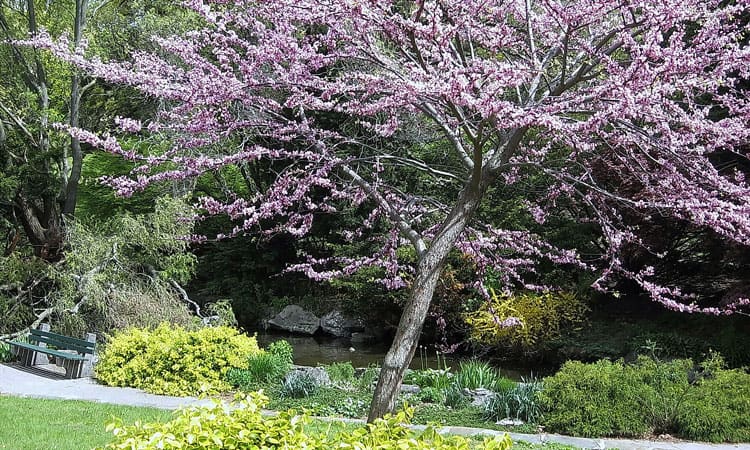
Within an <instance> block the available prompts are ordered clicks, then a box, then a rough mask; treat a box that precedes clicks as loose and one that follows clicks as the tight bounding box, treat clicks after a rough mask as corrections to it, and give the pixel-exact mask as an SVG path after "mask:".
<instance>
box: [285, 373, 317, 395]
mask: <svg viewBox="0 0 750 450" xmlns="http://www.w3.org/2000/svg"><path fill="white" fill-rule="evenodd" d="M318 387H319V386H318V381H317V380H316V379H315V377H313V376H312V375H310V374H309V373H308V372H301V371H295V372H292V373H290V374H289V375H287V376H286V377H285V378H284V381H283V382H282V383H281V390H280V392H279V394H280V395H281V396H282V397H292V398H301V397H309V396H310V395H312V394H314V393H315V391H316V390H317V389H318Z"/></svg>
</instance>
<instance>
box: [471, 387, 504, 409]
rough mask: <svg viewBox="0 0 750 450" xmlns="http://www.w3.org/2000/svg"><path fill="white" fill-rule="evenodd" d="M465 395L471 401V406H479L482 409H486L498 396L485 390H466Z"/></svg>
mask: <svg viewBox="0 0 750 450" xmlns="http://www.w3.org/2000/svg"><path fill="white" fill-rule="evenodd" d="M464 394H466V395H467V396H468V397H469V398H470V399H471V406H478V407H480V408H484V407H485V406H486V405H487V403H489V402H490V401H492V399H493V398H495V396H496V395H497V394H495V393H494V392H492V391H491V390H489V389H485V388H477V389H464Z"/></svg>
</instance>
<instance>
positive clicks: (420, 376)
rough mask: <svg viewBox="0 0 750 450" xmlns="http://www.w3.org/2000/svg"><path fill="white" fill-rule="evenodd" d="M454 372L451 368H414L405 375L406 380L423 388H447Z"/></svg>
mask: <svg viewBox="0 0 750 450" xmlns="http://www.w3.org/2000/svg"><path fill="white" fill-rule="evenodd" d="M451 378H453V374H452V373H451V372H450V370H449V369H424V370H412V371H411V372H409V373H407V374H406V376H405V377H404V382H406V383H409V384H416V385H417V386H419V387H421V388H427V387H432V388H436V389H446V388H447V387H448V386H450V384H451Z"/></svg>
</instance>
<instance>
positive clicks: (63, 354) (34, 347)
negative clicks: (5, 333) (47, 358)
mask: <svg viewBox="0 0 750 450" xmlns="http://www.w3.org/2000/svg"><path fill="white" fill-rule="evenodd" d="M6 342H8V344H10V345H15V346H16V347H21V348H25V349H27V350H32V351H35V352H40V353H46V354H48V355H55V356H59V357H60V358H63V359H72V360H75V361H84V360H85V359H86V358H85V357H83V356H81V355H79V354H76V353H66V352H60V351H57V350H52V349H50V348H46V347H39V346H38V345H33V344H27V343H26V342H18V341H6Z"/></svg>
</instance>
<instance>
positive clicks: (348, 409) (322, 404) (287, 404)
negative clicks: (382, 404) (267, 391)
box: [270, 374, 372, 418]
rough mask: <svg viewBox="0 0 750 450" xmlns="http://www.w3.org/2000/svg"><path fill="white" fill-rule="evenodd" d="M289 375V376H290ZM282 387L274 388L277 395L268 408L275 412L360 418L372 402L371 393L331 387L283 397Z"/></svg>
mask: <svg viewBox="0 0 750 450" xmlns="http://www.w3.org/2000/svg"><path fill="white" fill-rule="evenodd" d="M290 375H291V374H290ZM282 389H283V387H279V388H275V390H277V391H279V392H280V393H279V395H276V396H272V399H271V403H270V407H271V408H272V409H275V410H283V409H288V408H296V409H299V408H303V409H305V410H307V411H310V412H311V413H313V414H315V415H319V416H344V417H351V418H362V417H364V416H366V415H367V410H368V407H369V405H370V401H371V400H372V392H363V391H343V390H341V389H339V388H336V387H332V386H320V387H319V388H317V389H315V391H314V392H312V393H311V394H310V395H308V396H299V397H292V396H288V395H287V396H284V395H282V394H281V390H282Z"/></svg>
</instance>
